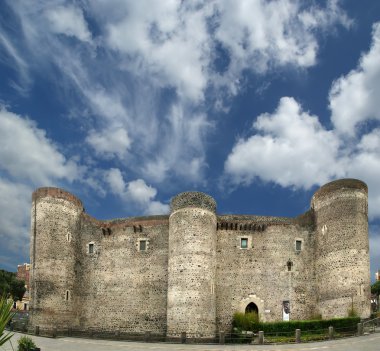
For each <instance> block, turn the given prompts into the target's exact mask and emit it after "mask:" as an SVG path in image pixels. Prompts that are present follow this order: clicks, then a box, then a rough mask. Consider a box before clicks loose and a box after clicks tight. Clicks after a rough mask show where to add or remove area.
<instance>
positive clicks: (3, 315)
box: [0, 295, 13, 346]
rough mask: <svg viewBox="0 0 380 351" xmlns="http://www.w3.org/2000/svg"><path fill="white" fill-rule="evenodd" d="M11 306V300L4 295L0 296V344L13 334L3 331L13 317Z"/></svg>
mask: <svg viewBox="0 0 380 351" xmlns="http://www.w3.org/2000/svg"><path fill="white" fill-rule="evenodd" d="M12 306H13V301H12V300H9V301H8V300H7V298H6V297H5V295H3V297H1V298H0V346H1V345H4V344H5V343H6V342H7V341H8V340H9V339H10V338H11V337H12V336H13V334H11V333H4V329H5V327H6V326H7V324H8V322H9V321H10V320H11V318H12V317H13V313H12V312H11V310H12Z"/></svg>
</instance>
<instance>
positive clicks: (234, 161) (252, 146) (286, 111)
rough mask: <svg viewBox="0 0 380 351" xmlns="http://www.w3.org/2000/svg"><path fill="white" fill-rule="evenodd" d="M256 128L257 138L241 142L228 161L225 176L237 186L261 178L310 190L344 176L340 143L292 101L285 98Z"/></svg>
mask: <svg viewBox="0 0 380 351" xmlns="http://www.w3.org/2000/svg"><path fill="white" fill-rule="evenodd" d="M253 127H254V130H255V131H256V132H255V134H254V135H252V136H251V137H249V138H248V139H240V140H239V141H238V142H237V143H236V145H235V146H234V148H233V149H232V151H231V153H230V155H229V156H228V158H227V160H226V163H225V172H226V173H227V174H228V175H229V176H230V177H232V179H233V182H234V183H245V184H249V183H251V182H252V181H253V180H254V179H255V177H259V178H261V179H262V180H264V181H267V182H275V183H277V184H280V185H282V186H284V187H286V186H294V187H304V188H309V187H311V186H312V185H313V184H323V183H325V182H327V181H328V180H329V179H330V178H332V177H336V176H341V175H343V174H344V173H343V170H342V165H340V164H339V162H337V159H336V158H337V155H338V150H339V140H338V139H337V138H336V136H335V135H334V134H333V133H332V132H331V131H327V130H325V129H324V128H323V127H322V125H321V124H320V123H319V121H318V118H317V117H316V116H313V115H310V114H309V113H308V112H304V111H303V110H302V108H301V106H300V105H299V104H298V103H297V102H296V101H295V100H294V99H293V98H288V97H284V98H282V99H281V100H280V103H279V106H278V108H277V110H276V111H275V112H274V113H273V114H262V115H260V116H259V117H258V118H257V121H256V122H255V123H254V124H253Z"/></svg>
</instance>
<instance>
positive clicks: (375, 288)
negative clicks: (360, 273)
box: [371, 280, 380, 296]
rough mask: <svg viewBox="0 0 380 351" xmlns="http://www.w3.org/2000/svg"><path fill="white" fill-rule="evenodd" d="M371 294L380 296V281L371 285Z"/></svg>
mask: <svg viewBox="0 0 380 351" xmlns="http://www.w3.org/2000/svg"><path fill="white" fill-rule="evenodd" d="M371 293H372V294H376V295H377V296H379V295H380V280H378V281H377V282H376V283H374V284H372V285H371Z"/></svg>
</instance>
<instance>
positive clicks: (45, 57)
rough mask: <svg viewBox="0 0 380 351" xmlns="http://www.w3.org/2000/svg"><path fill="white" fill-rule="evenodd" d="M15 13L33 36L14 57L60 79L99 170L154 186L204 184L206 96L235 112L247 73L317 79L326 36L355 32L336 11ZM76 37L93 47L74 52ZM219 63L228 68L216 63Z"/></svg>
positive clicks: (87, 8)
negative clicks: (111, 164) (311, 74)
mask: <svg viewBox="0 0 380 351" xmlns="http://www.w3.org/2000/svg"><path fill="white" fill-rule="evenodd" d="M10 6H11V7H12V8H13V11H14V13H16V14H17V16H18V19H19V20H20V24H21V25H20V28H21V29H22V30H23V36H22V40H21V41H20V40H19V41H18V42H17V43H16V41H14V42H10V44H11V45H12V47H14V49H15V50H13V52H15V53H17V52H18V51H19V50H18V47H22V48H23V51H24V52H25V56H26V55H27V57H28V61H27V63H28V65H30V67H32V68H33V69H34V70H37V71H38V70H42V69H43V75H54V79H51V80H54V81H56V83H57V84H58V85H59V88H60V91H61V92H62V94H63V98H64V100H65V103H67V106H68V109H70V110H71V111H72V110H74V111H75V113H71V115H73V116H75V115H76V116H80V117H79V118H78V120H77V123H78V124H79V125H80V127H82V129H81V130H82V131H83V133H84V134H85V135H84V139H85V141H86V143H87V145H88V146H90V148H92V149H94V150H95V155H94V158H96V159H98V160H99V161H101V160H102V159H106V160H108V161H109V160H111V159H114V158H115V159H119V161H120V160H121V161H123V162H124V163H123V164H124V168H125V171H129V167H130V166H129V165H131V164H133V165H136V164H138V167H135V166H134V170H133V171H134V172H138V173H139V174H137V176H138V177H144V179H147V180H148V181H154V182H165V181H172V180H173V178H174V177H177V178H178V177H179V179H180V180H181V181H187V182H191V183H197V182H198V183H200V182H203V181H204V179H203V173H204V169H205V167H207V162H206V152H205V150H206V149H207V144H206V137H205V136H207V133H209V131H210V130H212V125H213V121H210V117H209V115H212V114H207V113H206V110H205V106H204V105H203V102H204V99H205V96H206V93H207V94H209V95H208V96H211V95H212V96H214V98H215V99H219V101H223V102H224V103H226V104H228V102H226V99H225V97H226V95H230V94H236V93H237V91H239V89H240V88H241V80H242V78H243V76H244V72H246V71H247V70H248V71H251V72H254V73H255V74H257V73H259V74H261V73H264V72H266V71H267V70H268V69H269V70H273V69H278V68H280V69H284V68H286V67H288V66H289V65H291V66H294V67H296V68H301V69H304V68H307V67H310V66H311V65H314V64H315V62H316V56H317V52H318V41H317V36H318V35H319V34H320V33H327V32H328V31H329V30H330V29H332V28H335V27H336V26H337V25H343V26H345V27H347V26H348V25H349V20H348V19H347V17H346V16H345V14H344V12H343V11H342V10H341V9H340V7H339V6H338V5H337V2H336V1H333V0H331V1H327V3H326V4H325V5H322V6H317V5H314V4H313V5H305V4H303V2H301V1H291V0H281V1H271V2H267V1H262V0H255V1H239V2H238V3H236V2H235V1H209V2H202V1H199V2H183V1H161V2H154V1H153V2H152V1H148V0H142V1H128V2H120V1H119V0H109V1H106V2H96V3H93V2H80V3H76V4H75V5H73V4H69V3H68V2H65V1H62V2H60V3H59V4H58V5H57V4H51V3H50V2H48V1H46V0H36V1H34V2H33V3H28V2H10ZM41 8H43V9H45V11H40V9H41ZM87 18H91V23H92V25H91V26H90V25H89V23H87V21H86V19H87ZM90 28H94V29H96V31H95V30H93V33H91V31H90ZM57 34H59V35H57ZM68 36H69V37H74V38H76V39H78V41H80V42H81V43H82V44H83V43H91V45H81V46H79V44H81V43H75V44H74V45H73V40H67V37H68ZM20 37H21V36H19V38H20ZM8 39H9V38H8ZM8 41H9V40H8ZM8 47H11V46H9V45H8ZM36 47H38V48H39V50H35V48H36ZM79 48H80V49H79ZM78 49H79V50H78ZM220 54H221V55H222V56H223V57H225V58H226V64H225V67H221V65H220V64H217V63H216V61H217V59H218V56H219V55H220ZM17 57H20V55H18V56H17ZM108 67H112V70H110V69H108ZM28 68H29V67H28ZM39 73H40V74H41V73H42V72H39ZM217 105H218V103H216V104H215V106H217ZM71 111H70V112H71ZM82 123H83V126H82V125H81V124H82ZM127 159H128V162H126V160H127Z"/></svg>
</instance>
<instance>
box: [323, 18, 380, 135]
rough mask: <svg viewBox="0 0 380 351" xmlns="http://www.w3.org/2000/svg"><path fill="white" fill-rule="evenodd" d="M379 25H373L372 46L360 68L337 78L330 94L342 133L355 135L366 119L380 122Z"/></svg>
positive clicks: (338, 126)
mask: <svg viewBox="0 0 380 351" xmlns="http://www.w3.org/2000/svg"><path fill="white" fill-rule="evenodd" d="M379 57H380V22H378V23H375V24H374V25H373V32H372V45H371V48H370V50H369V51H368V52H367V53H365V54H363V55H362V57H361V59H360V62H359V64H358V67H357V68H355V69H354V70H352V71H351V72H349V73H348V74H347V75H345V76H342V77H340V78H339V79H337V80H336V81H335V82H334V83H333V85H332V87H331V91H330V95H329V99H330V109H331V120H332V122H333V123H334V126H335V128H336V130H337V131H338V132H339V133H342V134H347V135H349V136H353V135H355V133H356V132H357V127H358V126H359V125H360V123H361V122H364V121H366V120H371V119H373V120H378V121H379V120H380V109H379V101H380V59H379Z"/></svg>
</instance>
